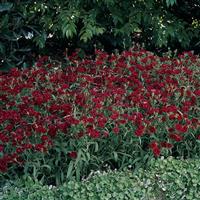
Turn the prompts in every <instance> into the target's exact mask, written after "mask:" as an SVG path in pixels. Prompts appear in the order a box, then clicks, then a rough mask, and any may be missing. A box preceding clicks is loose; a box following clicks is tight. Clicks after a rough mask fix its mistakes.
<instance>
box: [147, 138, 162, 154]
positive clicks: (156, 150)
mask: <svg viewBox="0 0 200 200" xmlns="http://www.w3.org/2000/svg"><path fill="white" fill-rule="evenodd" d="M149 147H150V148H151V149H152V151H153V154H154V156H156V157H158V156H159V155H160V148H159V146H158V143H157V142H155V141H153V142H151V143H150V145H149Z"/></svg>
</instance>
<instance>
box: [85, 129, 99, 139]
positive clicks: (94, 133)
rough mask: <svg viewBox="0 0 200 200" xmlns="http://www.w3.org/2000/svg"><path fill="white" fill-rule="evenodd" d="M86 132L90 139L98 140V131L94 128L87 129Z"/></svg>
mask: <svg viewBox="0 0 200 200" xmlns="http://www.w3.org/2000/svg"><path fill="white" fill-rule="evenodd" d="M88 132H89V136H90V137H92V138H99V137H100V133H99V131H97V130H95V129H94V128H89V130H88Z"/></svg>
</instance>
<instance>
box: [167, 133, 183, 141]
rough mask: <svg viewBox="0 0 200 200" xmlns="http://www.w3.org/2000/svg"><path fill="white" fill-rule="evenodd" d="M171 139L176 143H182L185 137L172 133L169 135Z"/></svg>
mask: <svg viewBox="0 0 200 200" xmlns="http://www.w3.org/2000/svg"><path fill="white" fill-rule="evenodd" d="M169 137H170V138H171V139H173V140H175V141H176V142H180V141H181V140H183V137H182V136H181V135H178V134H175V133H171V134H170V135H169Z"/></svg>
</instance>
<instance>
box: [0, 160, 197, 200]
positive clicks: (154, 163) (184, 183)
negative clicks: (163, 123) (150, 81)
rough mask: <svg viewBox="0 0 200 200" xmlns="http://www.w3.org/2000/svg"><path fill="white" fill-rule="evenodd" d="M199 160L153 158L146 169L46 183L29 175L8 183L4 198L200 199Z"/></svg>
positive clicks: (3, 189)
mask: <svg viewBox="0 0 200 200" xmlns="http://www.w3.org/2000/svg"><path fill="white" fill-rule="evenodd" d="M199 169H200V163H199V160H175V159H172V158H167V159H164V160H161V159H158V160H155V159H152V160H151V162H150V163H149V165H148V167H147V169H146V170H144V169H143V168H140V169H139V170H138V171H136V172H134V173H133V172H131V171H129V170H125V171H124V172H122V171H121V172H119V171H116V172H114V171H108V172H95V173H94V174H93V175H92V176H91V177H90V178H88V179H87V180H84V181H82V182H76V181H70V182H68V183H64V184H63V185H61V186H60V187H52V186H45V185H42V184H41V183H39V182H38V181H33V180H31V179H30V178H28V179H25V180H23V179H20V180H18V181H16V182H8V183H7V184H6V185H4V186H3V187H2V189H1V191H0V194H1V197H0V199H2V200H4V199H5V200H9V199H10V200H11V199H15V200H18V199H19V200H33V199H37V200H40V199H41V200H42V199H43V200H44V199H48V200H51V199H52V200H57V199H59V200H62V199H63V200H64V199H68V200H77V199H80V198H81V199H84V200H85V199H87V200H109V199H110V200H111V199H112V200H128V199H130V200H142V199H144V200H150V199H151V200H153V199H155V200H156V199H158V200H170V199H185V200H193V199H199V196H200V192H199V191H200V184H199V179H200V174H199Z"/></svg>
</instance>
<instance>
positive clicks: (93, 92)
mask: <svg viewBox="0 0 200 200" xmlns="http://www.w3.org/2000/svg"><path fill="white" fill-rule="evenodd" d="M95 57H96V58H95V59H94V60H92V59H87V58H84V59H80V58H79V57H78V54H77V53H74V54H73V55H72V56H69V57H67V59H68V61H69V64H67V65H63V66H55V65H54V64H53V63H51V61H50V59H49V58H48V57H47V56H44V57H42V58H40V59H39V60H38V62H37V63H36V65H35V66H34V67H32V68H31V69H23V70H18V69H12V70H11V72H10V73H8V74H1V76H0V85H1V90H0V100H1V103H0V106H1V107H0V123H1V124H0V171H1V172H2V173H4V174H6V175H9V174H19V173H20V171H23V174H24V173H25V174H33V176H34V177H37V178H41V179H48V182H53V181H56V183H57V184H59V183H61V182H63V181H65V180H69V179H72V177H73V176H74V175H75V176H76V178H77V179H80V178H81V177H83V176H87V175H88V174H89V173H90V171H91V170H97V169H102V168H104V166H105V164H107V165H109V166H111V168H123V167H126V166H128V165H130V164H131V165H134V164H135V163H137V162H144V163H145V162H146V161H147V160H148V159H150V158H151V157H153V156H156V157H158V156H160V155H163V156H169V155H172V156H183V157H195V156H196V155H197V154H198V152H199V150H200V145H199V139H200V132H199V125H200V120H199V117H200V114H199V113H200V112H199V104H200V101H199V99H200V97H199V96H200V89H199V88H200V87H199V86H200V81H199V80H200V78H199V77H200V76H199V75H200V71H199V67H200V61H199V59H198V57H197V56H195V55H192V53H191V52H185V53H183V54H182V55H179V56H178V57H177V58H168V57H158V56H155V55H153V54H152V53H151V52H148V51H145V50H136V49H135V50H133V49H132V50H130V51H124V52H122V53H121V54H112V55H108V54H107V53H105V52H102V51H96V55H95Z"/></svg>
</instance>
